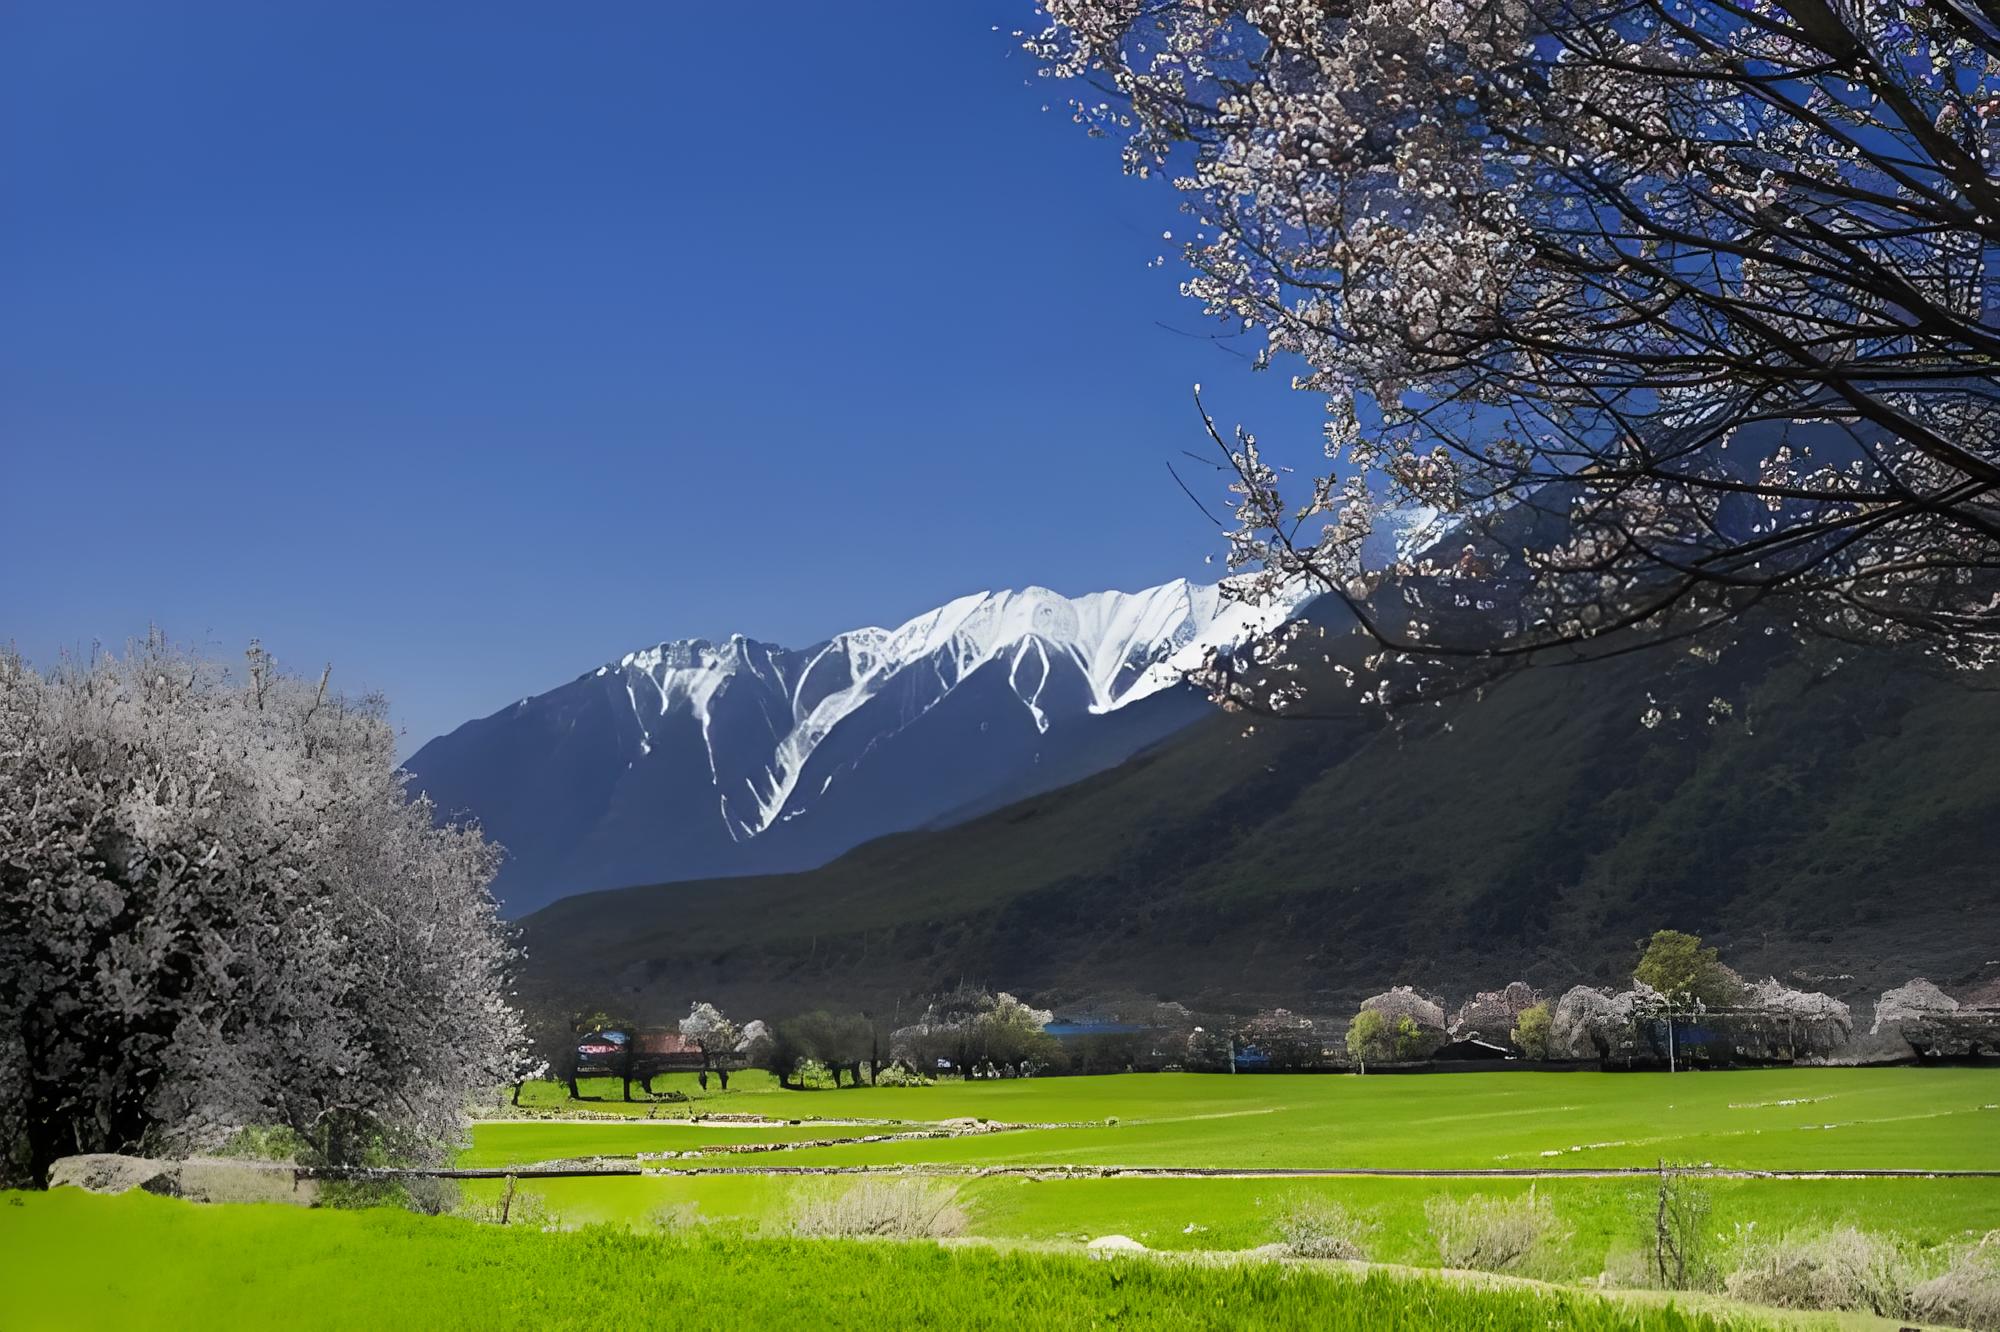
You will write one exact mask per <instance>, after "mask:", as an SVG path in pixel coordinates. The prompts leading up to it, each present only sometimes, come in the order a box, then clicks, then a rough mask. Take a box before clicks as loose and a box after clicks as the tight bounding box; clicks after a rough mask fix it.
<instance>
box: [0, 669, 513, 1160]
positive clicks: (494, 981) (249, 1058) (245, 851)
mask: <svg viewBox="0 0 2000 1332" xmlns="http://www.w3.org/2000/svg"><path fill="white" fill-rule="evenodd" d="M497 856H498V852H497V850H496V848H494V847H493V846H492V845H491V844H489V843H488V842H486V841H485V840H484V839H483V838H482V837H481V836H480V835H479V833H478V832H477V830H474V829H470V828H453V827H444V828H441V827H438V826H436V825H435V824H434V822H433V819H432V811H431V809H430V807H429V806H428V804H427V803H425V802H423V801H412V800H410V799H408V798H407V796H406V793H405V792H404V790H403V785H402V778H401V776H400V775H399V773H398V771H397V768H396V764H395V749H394V738H393V735H392V733H391V731H390V728H389V726H388V725H387V723H386V722H385V720H384V717H383V708H382V706H381V704H380V702H379V701H378V700H364V701H359V702H356V701H351V700H347V699H344V698H342V697H340V696H339V695H337V694H333V693H329V692H328V690H327V688H326V681H325V679H324V678H323V677H322V679H321V680H320V681H319V683H318V684H317V685H314V684H312V683H309V682H306V681H301V680H297V679H292V678H287V677H285V676H282V675H280V674H278V673H277V672H276V671H275V670H274V669H273V666H272V664H271V662H270V660H269V658H268V657H267V656H265V655H264V654H263V653H262V652H261V651H260V650H257V649H255V648H253V649H252V652H251V655H250V667H249V671H248V673H247V677H245V678H242V679H232V678H230V677H229V676H227V675H226V674H225V673H224V672H222V671H221V670H219V669H218V668H216V667H214V666H212V665H210V664H207V663H204V662H200V661H196V660H194V659H191V658H189V657H187V656H185V655H183V654H181V653H179V652H176V651H174V650H172V649H170V648H168V647H167V646H166V645H165V644H164V643H163V642H161V641H159V640H158V639H155V640H154V641H151V642H148V643H146V644H144V645H142V646H139V647H136V648H135V649H134V650H133V651H132V652H131V653H130V654H129V655H128V656H126V657H125V658H124V659H123V660H114V659H112V658H110V657H108V656H107V657H100V658H98V659H96V660H94V661H92V662H90V663H89V664H74V663H72V664H66V665H63V666H61V667H59V668H58V669H56V670H55V671H54V672H53V673H50V674H47V675H44V674H41V673H38V672H37V671H35V670H33V669H31V668H30V667H29V666H28V665H27V664H26V663H25V662H23V661H22V660H21V659H20V658H19V657H17V656H14V655H12V654H0V1172H4V1174H5V1175H6V1176H7V1177H9V1178H12V1179H16V1180H19V1179H26V1180H35V1181H38V1180H40V1179H42V1178H43V1177H44V1176H45V1174H46V1172H47V1169H48V1166H49V1165H50V1163H51V1162H52V1161H54V1160H55V1159H56V1158H57V1157H60V1156H62V1155H65V1154H69V1153H74V1152H88V1151H135V1150H137V1151H151V1150H176V1149H182V1148H187V1147H197V1146H201V1145H204V1144H212V1143H214V1142H215V1141H216V1140H218V1139H219V1138H221V1137H223V1136H224V1135H226V1134H227V1133H228V1132H230V1131H231V1130H232V1129H234V1128H237V1127H239V1126H244V1125H266V1126H269V1125H282V1126H285V1127H287V1128H290V1129H291V1130H293V1131H294V1132H295V1133H296V1134H297V1135H298V1136H299V1138H300V1139H301V1140H302V1141H303V1142H304V1143H305V1144H307V1146H306V1149H305V1150H306V1151H307V1152H308V1153H310V1155H311V1157H312V1158H313V1159H315V1160H317V1161H321V1162H325V1163H352V1162H357V1161H365V1160H381V1159H385V1157H388V1156H397V1157H403V1158H406V1159H407V1158H411V1157H420V1156H422V1155H424V1154H426V1153H427V1152H431V1151H435V1150H438V1149H440V1148H442V1147H443V1145H445V1144H446V1143H447V1142H448V1141H450V1140H451V1139H453V1138H455V1137H456V1136H457V1134H458V1132H459V1129H460V1125H461V1117H462V1114H463V1110H464V1107H465V1102H466V1098H467V1097H468V1095H470V1094H472V1093H474V1092H475V1091H477V1090H479V1089H482V1088H487V1087H493V1086H497V1085H500V1084H502V1083H504V1082H505V1081H506V1080H507V1079H508V1078H509V1077H510V1076H512V1075H515V1074H516V1073H517V1071H518V1070H517V1067H516V1060H517V1059H518V1058H519V1054H520V1049H521V1046H522V1041H521V1024H520V1021H519V1019H518V1017H517V1016H516V1014H515V1013H514V1011H513V1010H512V1009H511V1008H510V1006H509V1004H508V1002H507V986H508V971H509V967H510V965H511V962H512V958H513V952H512V949H511V947H510V945H509V943H508V941H507V937H506V934H505V932H504V930H503V927H502V925H501V922H500V921H499V919H498V916H497V913H496V910H495V906H494V903H493V900H492V898H491V897H490V896H489V894H488V892H487V884H488V882H489V881H490V879H491V878H492V875H493V872H494V869H495V866H496V860H497Z"/></svg>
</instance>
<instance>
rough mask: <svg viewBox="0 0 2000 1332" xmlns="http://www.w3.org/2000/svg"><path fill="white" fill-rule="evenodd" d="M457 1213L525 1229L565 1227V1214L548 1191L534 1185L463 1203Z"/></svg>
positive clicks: (482, 1220) (495, 1223)
mask: <svg viewBox="0 0 2000 1332" xmlns="http://www.w3.org/2000/svg"><path fill="white" fill-rule="evenodd" d="M510 1183H511V1181H510ZM458 1214H459V1215H460V1216H462V1217H465V1218H466V1219H468V1220H471V1221H477V1222H479V1223H481V1224H482V1225H489V1226H519V1227H521V1228H522V1229H523V1230H561V1229H562V1216H561V1215H560V1214H559V1213H557V1212H556V1210H555V1209H554V1208H553V1207H550V1206H549V1200H548V1195H546V1194H543V1193H537V1192H536V1191H535V1190H533V1189H515V1188H511V1187H510V1188H509V1189H508V1190H507V1191H506V1192H504V1193H502V1194H501V1195H500V1196H499V1197H497V1198H492V1199H488V1200H485V1201H480V1202H472V1203H466V1204H464V1205H462V1206H461V1207H460V1208H459V1209H458Z"/></svg>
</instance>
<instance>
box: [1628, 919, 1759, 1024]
mask: <svg viewBox="0 0 2000 1332" xmlns="http://www.w3.org/2000/svg"><path fill="white" fill-rule="evenodd" d="M1632 979H1633V980H1635V981H1638V982H1639V983H1640V984H1642V985H1649V986H1651V987H1652V988H1653V989H1655V990H1657V991H1659V992H1660V993H1661V994H1663V995H1665V996H1666V997H1667V998H1668V999H1671V1000H1673V1001H1675V1002H1676V1003H1689V1002H1694V1003H1701V1004H1705V1005H1707V1006H1709V1007H1711V1008H1714V1007H1721V1006H1726V1005H1729V1004H1733V1003H1735V1002H1736V999H1737V997H1738V995H1739V993H1740V992H1741V990H1742V983H1741V982H1740V981H1738V980H1737V978H1736V976H1735V974H1734V973H1733V972H1731V971H1730V970H1729V968H1727V967H1725V966H1723V965H1722V959H1721V957H1720V956H1719V955H1718V954H1717V952H1716V950H1715V949H1713V948H1704V947H1702V943H1701V938H1700V936H1698V935H1693V934H1683V933H1682V932H1681V931H1679V930H1657V931H1655V932H1654V934H1653V937H1652V938H1651V939H1648V940H1647V941H1646V942H1645V943H1644V944H1643V945H1642V951H1641V953H1640V956H1639V964H1638V965H1637V966H1636V967H1634V968H1633V969H1632Z"/></svg>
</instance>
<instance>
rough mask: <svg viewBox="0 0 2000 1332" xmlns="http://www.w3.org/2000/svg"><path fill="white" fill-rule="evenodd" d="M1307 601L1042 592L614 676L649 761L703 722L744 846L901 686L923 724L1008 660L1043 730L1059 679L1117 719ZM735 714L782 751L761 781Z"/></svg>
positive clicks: (783, 814)
mask: <svg viewBox="0 0 2000 1332" xmlns="http://www.w3.org/2000/svg"><path fill="white" fill-rule="evenodd" d="M1303 601H1304V599H1303V598H1300V599H1298V600H1294V601H1291V602H1289V603H1287V604H1283V605H1273V606H1268V607H1266V606H1247V605H1245V604H1243V603H1241V602H1237V601H1234V600H1231V599H1229V598H1227V597H1225V596H1224V595H1223V593H1222V590H1221V589H1220V588H1219V587H1217V586H1214V585H1204V584H1196V583H1190V582H1188V581H1187V580H1186V579H1175V580H1174V581H1173V582H1170V583H1163V584H1161V585H1160V586H1158V587H1152V588H1146V589H1144V590H1142V591H1139V592H1116V591H1110V592H1092V593H1089V594H1087V595H1084V596H1079V597H1065V596H1063V595H1062V594H1061V593H1058V592H1054V591H1051V590H1050V589H1048V588H1045V587H1034V586H1030V587H1025V588H1022V589H1020V590H1019V591H1012V590H1008V591H999V592H976V593H973V594H971V595H968V596H963V597H958V598H956V599H954V600H952V601H949V602H946V603H945V604H944V605H942V606H940V607H938V608H937V609H935V610H931V611H926V612H925V613H923V614H921V615H918V616H915V617H914V618H912V619H910V620H908V621H906V622H905V623H903V624H901V625H899V626H897V627H896V628H893V629H883V628H878V627H874V626H868V627H863V628H859V629H851V630H848V631H847V632H845V633H841V634H836V635H835V636H834V637H832V638H831V639H828V640H827V641H826V642H824V643H821V644H818V645H816V646H814V647H810V648H805V649H789V648H782V647H778V646H775V645H772V644H768V643H760V642H757V641H756V640H754V639H748V638H745V637H743V636H742V635H741V634H736V635H732V636H731V637H730V638H729V639H728V640H727V642H725V643H722V644H714V643H710V642H708V641H706V640H703V639H684V640H679V641H675V642H666V643H660V644H657V645H655V646H653V647H651V648H646V649H644V650H641V651H638V652H629V653H627V654H626V655H625V656H623V657H621V658H620V659H619V660H618V662H617V664H616V666H615V667H613V666H606V667H604V668H601V669H600V670H599V671H598V674H599V675H605V674H608V673H609V672H611V671H612V670H614V669H615V670H617V671H618V672H620V673H621V674H622V676H623V677H624V684H625V690H626V694H627V696H628V698H629V699H630V701H631V706H632V714H633V718H634V720H635V721H636V722H637V723H638V727H639V735H640V739H639V752H640V754H641V755H644V754H648V753H650V752H651V750H652V738H653V735H654V733H655V731H656V730H657V729H658V727H659V725H660V723H661V719H663V718H665V717H667V716H669V715H676V714H678V713H680V712H681V711H682V710H685V711H686V712H687V713H688V714H689V715H691V716H692V717H693V718H694V719H695V720H696V721H697V722H698V723H699V724H700V727H701V732H702V736H703V739H704V742H705V743H706V745H707V747H708V750H709V765H710V769H711V772H712V773H713V774H714V777H715V784H716V789H717V792H718V795H719V798H720V800H721V803H722V812H723V816H724V820H725V822H726V823H727V825H728V827H729V829H730V833H731V835H732V836H734V837H736V838H737V839H738V840H743V839H746V838H750V837H755V836H756V835H757V834H759V833H761V832H763V831H764V830H765V829H766V828H769V827H770V826H771V825H772V824H774V823H776V822H778V821H779V820H781V819H787V818H792V817H796V816H797V815H798V814H799V813H801V812H803V809H804V807H805V805H806V804H808V803H809V802H810V800H812V799H816V798H817V797H818V796H819V795H821V794H824V792H825V790H826V787H827V786H828V785H830V784H831V783H832V781H833V780H834V777H835V775H836V774H833V773H829V774H827V775H826V777H825V779H824V781H823V782H821V783H820V784H819V786H818V789H816V790H814V791H811V792H809V793H802V792H801V791H800V790H799V782H800V778H801V777H802V776H803V775H804V773H805V771H806V767H807V765H808V763H809V762H810V761H811V759H812V757H813V755H814V753H815V752H816V751H817V750H818V749H819V748H820V746H821V744H822V743H823V742H824V741H825V740H826V738H827V737H828V736H829V735H830V734H831V733H832V732H833V730H834V728H835V727H837V726H840V725H841V724H842V723H843V722H845V721H847V720H848V719H849V718H851V717H854V716H855V715H856V714H857V713H859V712H860V711H861V710H862V709H863V708H864V707H866V706H867V704H868V703H869V702H870V701H871V700H873V699H875V698H877V697H878V696H880V695H881V694H882V693H883V692H884V691H885V690H886V689H888V687H889V686H890V684H891V683H892V682H897V683H899V685H900V688H901V692H899V694H898V695H897V698H898V700H899V711H898V714H897V715H898V717H899V719H900V721H901V722H902V723H903V724H907V723H908V722H909V721H911V720H914V718H915V717H916V716H919V715H921V714H922V713H924V712H926V711H928V710H929V709H930V708H931V707H934V706H935V705H936V704H937V703H939V702H940V701H942V700H943V699H944V697H945V696H946V695H947V694H949V693H950V692H951V691H952V690H953V689H954V688H956V687H957V686H958V684H959V683H960V682H961V681H964V680H965V679H967V678H969V677H970V676H971V675H972V674H973V673H974V672H976V671H978V670H980V669H981V668H982V667H984V666H986V665H988V664H989V663H998V664H999V665H1000V666H1001V667H1002V668H1003V669H1004V670H1005V671H1006V679H1007V683H1008V686H1009V688H1010V689H1011V690H1012V691H1013V693H1014V695H1015V697H1016V698H1018V699H1019V700H1020V702H1021V705H1022V706H1023V707H1024V708H1025V709H1026V710H1027V712H1028V714H1029V716H1030V717H1031V718H1032V720H1033V723H1034V725H1035V727H1036V729H1037V730H1038V731H1041V732H1047V730H1048V729H1049V727H1050V726H1051V725H1053V724H1054V723H1055V721H1056V719H1057V718H1056V715H1055V714H1054V713H1053V712H1052V711H1051V708H1052V707H1053V706H1055V705H1054V704H1053V703H1052V702H1050V701H1049V700H1051V699H1053V697H1054V695H1053V694H1051V692H1050V685H1051V682H1052V681H1053V680H1055V679H1056V678H1057V677H1058V676H1059V675H1061V676H1065V677H1068V678H1069V679H1072V680H1076V681H1080V682H1081V684H1082V686H1083V689H1084V691H1085V692H1086V693H1087V697H1088V702H1087V704H1086V706H1087V708H1088V710H1089V711H1091V712H1109V711H1111V710H1113V709H1116V708H1119V707H1123V706H1125V705H1126V704H1128V703H1131V702H1134V701H1136V700H1138V699H1141V698H1145V697H1147V696H1148V695H1151V694H1154V693H1157V692H1159V691H1160V690H1162V689H1166V688H1170V687H1171V686H1173V685H1174V684H1176V683H1178V682H1179V681H1180V680H1182V679H1183V678H1184V677H1185V675H1186V673H1187V672H1188V671H1189V670H1190V669H1192V668H1193V667H1195V666H1198V665H1200V664H1201V660H1202V657H1203V656H1204V655H1205V654H1206V652H1207V651H1208V650H1209V649H1211V648H1215V647H1226V646H1229V645H1231V644H1234V643H1240V642H1242V641H1244V640H1245V639H1246V638H1247V637H1248V636H1249V635H1251V634H1253V633H1256V632H1259V631H1262V630H1264V629H1268V628H1271V627H1274V626H1275V625H1277V624H1279V623H1282V622H1283V621H1284V620H1285V619H1287V618H1289V617H1290V616H1291V615H1294V614H1296V613H1297V612H1298V610H1299V608H1300V607H1301V606H1302V605H1303ZM1071 706H1072V707H1073V706H1074V705H1073V704H1072V705H1071ZM912 708H913V709H914V711H912ZM724 711H726V712H729V713H730V714H731V715H732V716H737V715H742V716H747V717H751V718H753V719H754V729H755V730H756V731H757V732H758V733H760V734H768V737H769V750H768V753H767V754H765V755H763V756H761V757H760V759H759V761H756V762H754V763H752V764H751V770H750V771H748V772H747V773H745V772H743V771H742V770H741V761H740V759H738V760H736V761H731V757H725V756H719V755H718V754H717V752H716V745H715V737H714V730H715V726H716V720H717V716H718V714H719V713H720V712H724ZM760 749H761V746H760ZM762 758H767V759H768V761H762Z"/></svg>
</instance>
